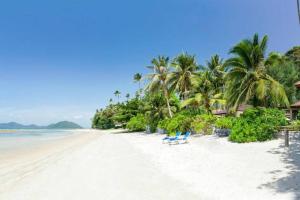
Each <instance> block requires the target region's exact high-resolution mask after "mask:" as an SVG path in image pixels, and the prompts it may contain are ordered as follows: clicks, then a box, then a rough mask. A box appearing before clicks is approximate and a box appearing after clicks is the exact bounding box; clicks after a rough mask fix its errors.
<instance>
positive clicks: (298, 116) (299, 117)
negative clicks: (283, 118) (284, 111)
mask: <svg viewBox="0 0 300 200" xmlns="http://www.w3.org/2000/svg"><path fill="white" fill-rule="evenodd" d="M297 119H298V120H300V111H299V112H298V115H297Z"/></svg>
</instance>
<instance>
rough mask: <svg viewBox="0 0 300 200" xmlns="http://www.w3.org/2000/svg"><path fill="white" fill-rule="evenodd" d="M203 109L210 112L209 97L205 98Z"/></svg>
mask: <svg viewBox="0 0 300 200" xmlns="http://www.w3.org/2000/svg"><path fill="white" fill-rule="evenodd" d="M204 106H205V109H206V111H207V113H208V114H211V113H212V112H211V108H210V102H209V98H205V103H204Z"/></svg>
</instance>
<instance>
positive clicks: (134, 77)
mask: <svg viewBox="0 0 300 200" xmlns="http://www.w3.org/2000/svg"><path fill="white" fill-rule="evenodd" d="M133 80H134V82H136V83H139V90H141V80H142V74H140V73H136V74H134V76H133Z"/></svg>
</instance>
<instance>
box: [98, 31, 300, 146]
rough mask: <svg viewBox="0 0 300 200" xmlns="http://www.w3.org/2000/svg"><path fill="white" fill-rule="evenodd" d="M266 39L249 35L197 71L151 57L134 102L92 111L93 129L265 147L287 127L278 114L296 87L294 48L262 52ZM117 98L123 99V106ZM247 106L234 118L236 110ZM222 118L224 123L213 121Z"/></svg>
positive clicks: (298, 64)
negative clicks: (188, 135) (222, 133)
mask: <svg viewBox="0 0 300 200" xmlns="http://www.w3.org/2000/svg"><path fill="white" fill-rule="evenodd" d="M267 46H268V37H267V36H263V37H262V38H260V37H259V35H258V34H255V35H254V36H253V37H252V38H250V39H244V40H242V41H240V42H238V43H237V44H236V45H233V47H232V48H231V49H230V50H229V55H230V57H229V58H228V59H222V58H221V57H220V56H219V55H213V56H211V58H209V59H208V61H206V62H205V64H203V65H201V64H199V63H198V61H197V57H196V56H195V55H193V54H189V53H181V54H179V55H177V56H175V57H174V58H170V57H168V56H158V57H156V58H153V59H152V60H151V62H150V66H147V67H146V68H145V69H148V72H145V74H146V75H142V74H141V73H136V74H134V75H133V81H134V82H135V83H137V84H138V90H137V92H136V93H135V95H130V94H129V93H127V94H126V96H124V97H125V98H126V100H125V101H120V100H121V92H120V91H118V90H116V91H115V92H114V95H115V96H116V98H117V101H116V103H114V101H113V99H112V98H111V99H110V100H109V102H108V106H106V107H105V108H103V109H99V110H97V111H96V113H95V115H94V117H93V121H92V127H93V128H99V129H110V128H118V127H122V128H127V129H128V130H129V131H144V130H147V131H148V132H156V131H157V129H158V128H159V129H162V130H164V132H167V133H168V134H169V135H174V134H176V132H177V131H181V132H186V131H192V132H193V133H201V134H212V132H213V130H214V129H215V128H218V129H230V130H231V134H230V136H229V140H231V141H233V142H254V141H265V140H269V139H272V138H274V137H275V136H276V134H275V133H276V131H277V130H278V128H279V127H280V126H284V125H286V124H287V121H286V117H285V114H284V112H283V110H284V109H289V106H290V104H292V103H294V102H295V101H297V99H300V91H299V90H297V89H296V88H295V86H294V83H295V82H297V81H298V80H300V46H296V47H293V48H291V49H290V50H288V51H287V52H286V53H285V54H281V53H278V52H274V51H271V52H270V51H268V49H267ZM125 98H124V99H125ZM245 105H247V106H249V107H252V108H250V109H248V110H246V111H245V112H244V113H243V114H242V115H241V116H240V117H237V116H238V115H237V111H238V109H239V108H240V107H241V106H245ZM218 111H223V113H224V114H225V115H226V116H225V117H221V118H220V117H217V116H216V115H214V114H215V113H218Z"/></svg>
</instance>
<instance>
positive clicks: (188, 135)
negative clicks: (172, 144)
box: [183, 131, 191, 140]
mask: <svg viewBox="0 0 300 200" xmlns="http://www.w3.org/2000/svg"><path fill="white" fill-rule="evenodd" d="M190 135H191V132H189V131H187V132H186V133H185V135H184V138H183V139H184V140H185V139H187V138H188V137H190Z"/></svg>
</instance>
